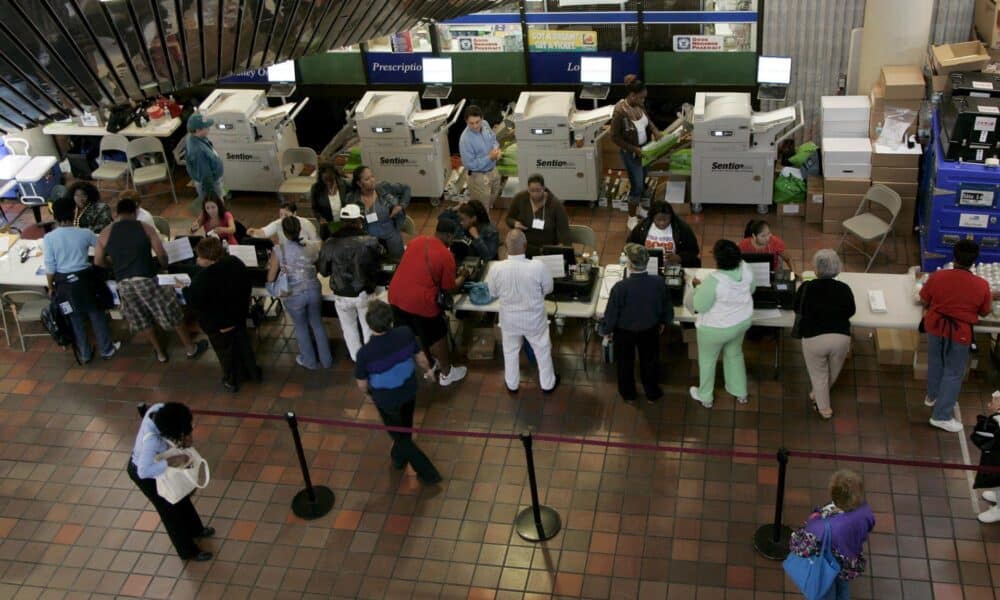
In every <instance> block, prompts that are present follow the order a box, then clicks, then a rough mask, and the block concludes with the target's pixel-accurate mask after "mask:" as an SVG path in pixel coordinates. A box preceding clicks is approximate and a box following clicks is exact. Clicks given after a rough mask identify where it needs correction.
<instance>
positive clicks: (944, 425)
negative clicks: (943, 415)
mask: <svg viewBox="0 0 1000 600" xmlns="http://www.w3.org/2000/svg"><path fill="white" fill-rule="evenodd" d="M930 424H931V426H932V427H937V428H938V429H944V430H945V431H950V432H951V433H958V432H959V431H962V430H963V429H965V427H963V426H962V424H961V423H959V422H958V421H956V420H955V419H948V420H947V421H938V420H937V419H934V418H931V420H930Z"/></svg>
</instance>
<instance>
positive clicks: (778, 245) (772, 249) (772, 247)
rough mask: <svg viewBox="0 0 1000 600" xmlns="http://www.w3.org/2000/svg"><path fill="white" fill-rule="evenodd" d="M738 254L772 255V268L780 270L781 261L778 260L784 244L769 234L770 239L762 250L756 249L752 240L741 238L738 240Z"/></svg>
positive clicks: (778, 238) (783, 251) (783, 249)
mask: <svg viewBox="0 0 1000 600" xmlns="http://www.w3.org/2000/svg"><path fill="white" fill-rule="evenodd" d="M739 245H740V252H742V253H743V254H773V255H774V268H775V269H780V268H781V259H780V258H778V257H779V256H781V255H782V254H784V253H785V242H783V241H781V238H780V237H778V236H776V235H774V234H771V237H770V238H768V240H767V246H765V247H763V248H758V247H757V246H754V245H753V238H743V239H742V240H740V244H739Z"/></svg>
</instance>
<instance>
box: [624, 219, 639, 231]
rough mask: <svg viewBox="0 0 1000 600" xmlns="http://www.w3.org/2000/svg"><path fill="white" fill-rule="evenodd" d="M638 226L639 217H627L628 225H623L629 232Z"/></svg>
mask: <svg viewBox="0 0 1000 600" xmlns="http://www.w3.org/2000/svg"><path fill="white" fill-rule="evenodd" d="M638 224H639V217H629V218H628V223H626V224H625V226H626V227H628V230H629V231H632V230H633V229H635V226H636V225H638Z"/></svg>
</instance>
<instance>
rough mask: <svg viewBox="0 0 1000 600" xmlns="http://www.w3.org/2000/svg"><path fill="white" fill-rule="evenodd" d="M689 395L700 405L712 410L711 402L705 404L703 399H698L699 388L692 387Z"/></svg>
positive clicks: (689, 389)
mask: <svg viewBox="0 0 1000 600" xmlns="http://www.w3.org/2000/svg"><path fill="white" fill-rule="evenodd" d="M688 393H689V394H691V398H693V399H694V401H695V402H697V403H698V404H701V405H702V406H704V407H705V408H712V403H711V402H704V401H703V400H702V399H701V398H699V397H698V388H697V387H695V386H693V385H692V386H691V387H690V388H688Z"/></svg>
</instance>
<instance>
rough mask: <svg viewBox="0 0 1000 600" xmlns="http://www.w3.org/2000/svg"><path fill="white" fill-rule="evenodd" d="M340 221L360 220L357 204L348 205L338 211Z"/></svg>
mask: <svg viewBox="0 0 1000 600" xmlns="http://www.w3.org/2000/svg"><path fill="white" fill-rule="evenodd" d="M340 218H341V219H360V218H361V207H360V206H358V205H357V204H348V205H347V206H345V207H343V208H341V209H340Z"/></svg>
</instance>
